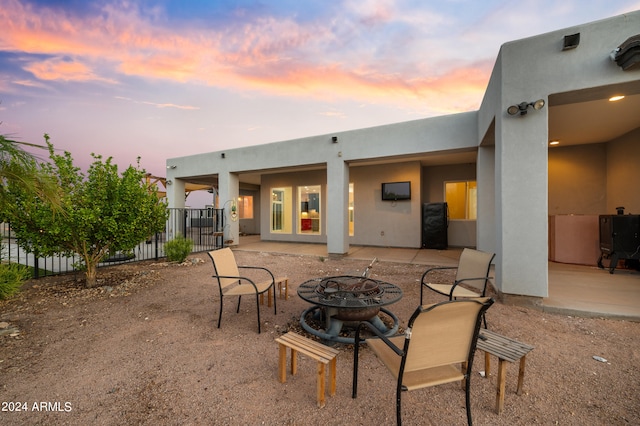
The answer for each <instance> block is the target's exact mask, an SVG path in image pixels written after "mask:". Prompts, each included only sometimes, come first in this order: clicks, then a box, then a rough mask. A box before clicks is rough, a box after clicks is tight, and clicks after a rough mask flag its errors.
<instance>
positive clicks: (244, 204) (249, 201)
mask: <svg viewBox="0 0 640 426" xmlns="http://www.w3.org/2000/svg"><path fill="white" fill-rule="evenodd" d="M238 216H239V217H240V219H253V195H241V196H240V197H238Z"/></svg>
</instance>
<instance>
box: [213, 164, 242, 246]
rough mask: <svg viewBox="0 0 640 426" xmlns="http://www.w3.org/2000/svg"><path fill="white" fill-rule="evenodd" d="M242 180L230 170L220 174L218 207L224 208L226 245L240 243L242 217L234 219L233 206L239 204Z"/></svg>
mask: <svg viewBox="0 0 640 426" xmlns="http://www.w3.org/2000/svg"><path fill="white" fill-rule="evenodd" d="M239 195H240V180H239V178H238V175H237V174H235V173H229V172H220V173H219V174H218V200H219V201H218V204H219V205H218V208H219V209H223V210H224V237H223V238H224V241H225V243H224V244H225V246H226V245H232V246H235V245H238V240H239V238H240V219H239V218H238V219H237V220H235V221H234V220H232V215H231V211H232V207H233V206H234V205H235V206H236V213H237V211H238V210H237V206H238V196H239Z"/></svg>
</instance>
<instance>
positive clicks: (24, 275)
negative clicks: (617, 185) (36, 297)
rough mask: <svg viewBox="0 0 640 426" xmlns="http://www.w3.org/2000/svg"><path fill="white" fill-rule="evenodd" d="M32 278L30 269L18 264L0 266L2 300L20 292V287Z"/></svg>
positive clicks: (0, 297) (0, 294) (0, 295)
mask: <svg viewBox="0 0 640 426" xmlns="http://www.w3.org/2000/svg"><path fill="white" fill-rule="evenodd" d="M30 277H31V273H30V271H29V268H27V267H25V266H24V265H20V264H18V263H3V264H0V300H4V299H8V298H9V297H11V296H13V295H14V294H16V293H17V292H18V291H20V287H22V284H24V282H25V281H26V280H28V279H29V278H30Z"/></svg>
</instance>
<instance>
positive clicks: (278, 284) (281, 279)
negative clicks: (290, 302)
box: [260, 277, 289, 307]
mask: <svg viewBox="0 0 640 426" xmlns="http://www.w3.org/2000/svg"><path fill="white" fill-rule="evenodd" d="M273 282H274V283H275V287H277V288H278V291H279V295H280V298H281V299H282V290H283V287H282V285H283V284H284V300H287V299H288V298H289V278H288V277H278V278H276V279H275V280H274V281H273ZM273 297H274V298H275V297H276V289H275V288H274V289H273ZM260 304H261V305H264V293H263V294H261V295H260ZM267 306H268V307H271V290H269V291H268V292H267Z"/></svg>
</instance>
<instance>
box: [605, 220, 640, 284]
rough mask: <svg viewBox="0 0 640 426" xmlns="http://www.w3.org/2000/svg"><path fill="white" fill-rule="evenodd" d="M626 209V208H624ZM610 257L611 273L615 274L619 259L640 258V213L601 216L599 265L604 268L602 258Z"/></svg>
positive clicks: (635, 260) (635, 259)
mask: <svg viewBox="0 0 640 426" xmlns="http://www.w3.org/2000/svg"><path fill="white" fill-rule="evenodd" d="M623 211H624V209H623ZM603 258H607V259H609V273H610V274H613V271H614V270H615V269H616V266H617V264H618V261H619V260H622V259H625V260H628V261H632V262H636V266H637V265H638V263H637V261H638V259H640V215H637V214H636V215H632V214H627V215H622V214H617V215H601V216H600V258H599V259H598V267H599V268H604V265H603V264H602V259H603Z"/></svg>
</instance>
